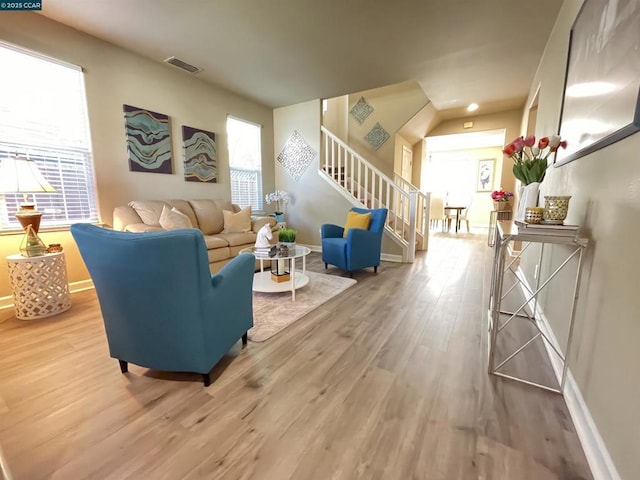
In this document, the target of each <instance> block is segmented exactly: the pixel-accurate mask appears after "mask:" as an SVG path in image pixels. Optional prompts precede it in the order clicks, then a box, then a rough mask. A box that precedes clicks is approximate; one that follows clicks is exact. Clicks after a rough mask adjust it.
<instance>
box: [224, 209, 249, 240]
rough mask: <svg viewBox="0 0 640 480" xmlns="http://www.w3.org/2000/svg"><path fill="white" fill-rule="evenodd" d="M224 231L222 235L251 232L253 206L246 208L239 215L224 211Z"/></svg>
mask: <svg viewBox="0 0 640 480" xmlns="http://www.w3.org/2000/svg"><path fill="white" fill-rule="evenodd" d="M222 215H223V217H224V230H222V233H246V232H250V231H251V206H248V207H244V208H243V209H242V210H240V211H239V212H238V213H233V212H231V211H229V210H223V211H222Z"/></svg>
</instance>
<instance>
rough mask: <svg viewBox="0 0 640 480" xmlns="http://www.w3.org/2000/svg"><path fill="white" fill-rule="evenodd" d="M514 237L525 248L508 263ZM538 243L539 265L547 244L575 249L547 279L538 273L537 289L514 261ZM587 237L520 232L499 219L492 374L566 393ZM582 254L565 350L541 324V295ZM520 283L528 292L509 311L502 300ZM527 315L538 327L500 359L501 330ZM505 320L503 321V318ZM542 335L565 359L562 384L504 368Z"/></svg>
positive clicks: (493, 288)
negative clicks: (509, 277)
mask: <svg viewBox="0 0 640 480" xmlns="http://www.w3.org/2000/svg"><path fill="white" fill-rule="evenodd" d="M511 241H522V242H525V243H524V247H523V249H522V250H521V251H520V252H519V254H518V255H517V256H516V257H515V258H513V259H512V260H511V261H510V262H509V263H508V265H507V261H506V257H507V251H508V246H509V243H510V242H511ZM534 243H538V244H541V249H540V257H539V261H538V265H541V260H542V257H543V254H544V248H545V245H546V244H557V245H566V246H568V247H570V248H571V251H570V252H568V253H567V255H566V257H565V258H564V260H563V261H562V263H561V264H560V265H559V266H558V267H556V268H555V270H553V272H552V273H551V274H550V275H549V276H548V277H547V278H546V279H545V280H544V281H541V275H538V276H537V279H536V285H535V287H534V288H535V289H534V290H531V288H529V286H528V285H527V283H526V282H525V280H524V279H523V278H520V276H519V274H518V272H517V271H516V270H515V269H514V267H513V266H514V265H515V264H516V263H517V262H518V260H519V259H520V257H521V256H522V254H523V253H524V252H525V251H526V249H527V248H529V246H530V245H532V244H534ZM587 243H588V241H587V239H584V238H579V237H556V236H547V235H539V234H538V235H526V234H522V233H519V232H518V230H517V227H515V228H514V225H513V224H511V223H510V222H498V226H497V228H496V242H495V246H494V262H493V269H492V275H491V286H490V293H489V314H488V321H489V334H490V336H489V362H488V371H489V373H490V374H493V375H496V376H499V377H502V378H507V379H509V380H514V381H517V382H520V383H524V384H527V385H531V386H534V387H538V388H542V389H544V390H548V391H551V392H555V393H560V394H562V393H563V391H564V386H565V383H566V377H567V370H568V361H567V360H568V359H569V357H570V354H571V347H572V341H573V331H574V326H575V317H576V304H577V300H578V294H579V289H580V279H581V275H582V258H583V254H584V251H585V248H586V246H587ZM576 257H577V258H578V263H577V268H576V274H575V280H574V284H573V297H572V306H571V312H570V315H569V319H568V322H569V323H568V336H567V342H566V345H565V349H564V353H563V352H562V351H561V349H560V347H559V346H556V345H555V344H554V342H553V341H552V340H551V338H549V336H548V335H547V334H546V333H545V331H544V330H543V328H542V327H541V324H540V320H539V319H538V318H536V315H537V313H538V295H539V294H540V292H541V291H543V290H544V289H545V288H546V287H547V286H548V285H549V283H550V282H551V281H552V280H553V279H554V278H556V277H557V275H558V274H559V273H560V272H561V271H562V270H563V269H564V268H565V267H566V266H567V265H568V264H569V262H570V261H571V260H572V259H573V258H576ZM507 272H511V273H512V274H513V276H514V278H515V282H514V284H513V285H511V286H510V287H509V288H508V289H507V290H506V292H505V291H504V277H505V273H507ZM518 286H521V287H522V290H523V292H524V297H525V299H524V301H523V302H522V303H521V304H520V305H519V307H518V308H517V309H515V311H513V312H509V311H505V310H503V309H502V301H503V300H504V299H505V297H506V296H507V295H509V294H510V293H511V292H512V291H513V290H514V289H515V288H517V287H518ZM527 308H529V309H530V310H531V314H529V312H527ZM504 316H508V317H507V318H506V319H505V320H502V318H503V317H504ZM517 318H519V319H524V320H526V321H527V322H529V323H530V324H531V325H532V326H533V327H534V328H535V331H534V335H533V336H532V337H531V338H528V339H527V340H525V341H523V342H521V343H519V344H518V346H517V347H515V349H514V350H513V351H511V352H510V353H509V354H507V356H506V357H505V358H504V359H502V360H500V361H498V360H497V358H496V347H497V345H498V343H499V341H500V334H501V332H503V330H504V329H505V328H506V327H507V326H508V325H509V324H511V323H512V322H513V321H514V319H517ZM501 320H502V321H501ZM538 338H541V339H542V340H543V342H544V343H545V347H548V350H550V351H551V352H553V354H555V355H556V356H557V357H558V358H559V360H560V362H561V363H562V371H561V372H556V377H557V380H558V385H559V386H558V387H554V386H549V385H544V384H541V383H538V382H534V381H531V380H528V379H526V378H522V377H519V376H516V375H510V374H507V373H504V372H502V371H500V369H501V368H502V367H504V366H505V365H506V364H508V363H509V362H510V361H511V360H513V359H514V358H515V357H517V356H518V355H519V354H521V353H522V352H523V351H525V349H526V348H527V347H528V346H529V345H531V344H532V343H533V342H534V341H535V340H537V339H538Z"/></svg>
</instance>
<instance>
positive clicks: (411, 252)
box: [407, 190, 418, 263]
mask: <svg viewBox="0 0 640 480" xmlns="http://www.w3.org/2000/svg"><path fill="white" fill-rule="evenodd" d="M417 208H418V190H411V191H410V192H409V238H408V241H409V248H408V249H407V256H408V258H407V260H408V261H409V263H413V260H414V259H415V256H416V213H417Z"/></svg>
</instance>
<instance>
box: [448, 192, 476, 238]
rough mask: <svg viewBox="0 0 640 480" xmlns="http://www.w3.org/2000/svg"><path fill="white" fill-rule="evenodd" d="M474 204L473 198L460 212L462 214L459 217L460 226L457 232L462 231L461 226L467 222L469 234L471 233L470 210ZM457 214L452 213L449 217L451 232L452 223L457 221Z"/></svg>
mask: <svg viewBox="0 0 640 480" xmlns="http://www.w3.org/2000/svg"><path fill="white" fill-rule="evenodd" d="M472 203H473V197H472V198H471V199H470V200H469V201H468V202H466V205H467V206H466V207H465V208H464V209H463V210H460V213H459V214H458V215H457V221H458V225H457V228H456V231H458V230H459V229H460V224H461V223H462V222H465V223H466V225H467V233H469V232H470V231H471V230H470V229H469V209H470V208H471V204H472ZM463 205H464V204H463ZM456 213H457V212H452V213H449V214H448V215H447V229H448V230H449V231H450V230H451V222H452V221H454V222H455V221H456Z"/></svg>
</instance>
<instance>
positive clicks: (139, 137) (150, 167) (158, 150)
mask: <svg viewBox="0 0 640 480" xmlns="http://www.w3.org/2000/svg"><path fill="white" fill-rule="evenodd" d="M123 110H124V122H125V130H126V135H127V154H128V156H129V170H131V171H132V172H149V173H173V165H172V164H171V135H170V133H169V117H168V116H167V115H164V114H162V113H156V112H151V111H149V110H145V109H143V108H138V107H132V106H131V105H123Z"/></svg>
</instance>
